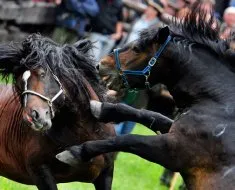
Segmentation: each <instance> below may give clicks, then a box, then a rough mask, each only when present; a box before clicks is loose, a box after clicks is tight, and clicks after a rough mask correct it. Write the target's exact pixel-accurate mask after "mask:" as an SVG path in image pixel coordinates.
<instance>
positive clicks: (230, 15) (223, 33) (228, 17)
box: [220, 7, 235, 39]
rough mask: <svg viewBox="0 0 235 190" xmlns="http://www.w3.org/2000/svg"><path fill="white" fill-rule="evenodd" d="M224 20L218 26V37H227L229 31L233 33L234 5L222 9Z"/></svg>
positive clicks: (234, 31)
mask: <svg viewBox="0 0 235 190" xmlns="http://www.w3.org/2000/svg"><path fill="white" fill-rule="evenodd" d="M223 19H224V22H223V24H222V25H221V27H220V38H221V39H227V38H228V37H229V36H230V34H231V33H235V7H228V8H227V9H225V11H224V16H223Z"/></svg>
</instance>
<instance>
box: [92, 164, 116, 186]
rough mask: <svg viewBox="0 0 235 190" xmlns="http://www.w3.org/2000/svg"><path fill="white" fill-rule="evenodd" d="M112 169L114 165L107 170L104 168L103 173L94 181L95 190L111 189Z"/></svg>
mask: <svg viewBox="0 0 235 190" xmlns="http://www.w3.org/2000/svg"><path fill="white" fill-rule="evenodd" d="M113 168H114V165H112V166H111V167H109V168H106V169H105V170H104V171H102V172H101V174H100V175H99V177H98V178H97V179H96V180H95V181H94V185H95V189H96V190H111V189H112V182H113Z"/></svg>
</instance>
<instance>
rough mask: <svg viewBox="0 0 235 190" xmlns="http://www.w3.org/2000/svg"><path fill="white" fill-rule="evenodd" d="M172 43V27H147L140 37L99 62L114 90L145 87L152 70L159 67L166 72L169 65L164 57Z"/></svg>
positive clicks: (100, 69) (100, 68)
mask: <svg viewBox="0 0 235 190" xmlns="http://www.w3.org/2000/svg"><path fill="white" fill-rule="evenodd" d="M169 43H170V30H169V28H168V27H164V28H161V29H159V31H158V32H156V29H155V28H152V29H151V30H149V29H148V30H145V31H143V32H142V33H141V34H140V37H139V39H138V40H135V41H133V42H131V43H129V44H127V45H125V46H124V47H123V48H120V49H115V50H114V51H113V53H111V54H109V55H107V56H105V57H104V58H103V59H102V60H101V61H100V63H99V67H98V69H99V73H100V75H101V77H102V79H103V80H104V81H105V82H106V84H107V85H108V87H109V88H110V89H114V90H117V91H118V90H120V88H122V87H127V86H129V87H131V88H145V86H146V85H148V83H149V82H150V80H151V78H152V76H151V71H152V69H154V70H156V67H157V68H158V71H159V74H161V76H163V75H165V74H166V69H165V65H164V64H162V61H161V60H162V59H161V60H160V58H162V57H163V56H164V57H166V56H165V55H167V53H166V52H165V51H167V50H166V49H167V46H169ZM163 51H164V55H162V54H163ZM163 68H164V69H165V70H164V69H163ZM159 77H160V75H159Z"/></svg>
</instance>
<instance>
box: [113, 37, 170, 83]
mask: <svg viewBox="0 0 235 190" xmlns="http://www.w3.org/2000/svg"><path fill="white" fill-rule="evenodd" d="M171 39H172V37H171V36H168V37H167V40H166V41H165V42H164V44H162V45H161V46H160V48H159V49H158V51H157V52H156V53H155V55H154V56H153V57H152V58H151V59H150V60H149V62H148V65H147V66H146V67H145V68H144V69H143V70H142V71H132V70H122V69H121V63H120V58H119V50H120V49H114V50H113V52H114V58H115V63H116V68H117V70H118V71H119V75H121V77H122V80H123V82H124V85H125V86H126V87H129V83H128V80H127V77H126V75H138V76H141V75H142V76H145V77H146V82H145V85H146V86H147V87H149V82H148V78H149V76H150V72H151V69H152V67H153V66H154V65H155V63H156V62H157V60H158V58H159V57H160V55H161V54H162V52H163V51H164V50H165V48H166V46H167V45H168V43H169V42H170V41H171Z"/></svg>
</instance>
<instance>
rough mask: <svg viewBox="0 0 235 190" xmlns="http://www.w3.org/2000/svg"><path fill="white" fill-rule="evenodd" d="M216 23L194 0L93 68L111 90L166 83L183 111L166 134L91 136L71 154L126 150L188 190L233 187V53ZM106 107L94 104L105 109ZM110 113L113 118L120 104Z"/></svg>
mask: <svg viewBox="0 0 235 190" xmlns="http://www.w3.org/2000/svg"><path fill="white" fill-rule="evenodd" d="M215 26H216V25H215V19H214V17H213V16H212V17H211V19H209V20H208V19H206V16H205V13H203V12H202V11H201V10H200V6H198V5H197V6H195V7H194V9H193V12H192V13H191V14H190V15H188V16H187V17H186V18H185V19H184V21H182V22H181V23H178V24H176V23H175V24H173V25H172V26H171V27H170V29H169V28H168V27H165V28H162V29H160V30H158V31H156V30H155V29H148V30H146V31H143V32H142V33H141V34H140V38H139V39H138V40H137V41H134V42H133V43H131V44H128V45H127V46H125V47H124V48H122V49H119V50H115V51H114V54H112V55H109V56H106V57H105V58H104V59H103V60H102V61H101V63H100V65H99V71H100V74H101V75H102V76H106V77H105V78H106V80H107V82H108V84H109V87H111V88H113V89H116V90H119V89H120V88H122V87H125V86H129V87H131V88H136V87H142V88H143V87H145V86H147V87H148V86H150V85H151V84H152V85H153V84H156V83H159V82H160V83H163V84H165V85H166V86H167V87H168V89H169V91H170V93H171V94H172V96H173V98H174V100H175V102H176V105H177V106H178V107H179V108H181V109H182V110H183V112H182V114H181V115H180V117H178V118H177V119H176V120H175V121H174V123H173V124H172V126H171V128H170V131H169V133H166V134H162V135H159V136H147V137H146V136H141V135H125V136H118V137H115V138H111V139H109V140H98V141H90V142H86V143H84V144H82V145H80V146H73V147H71V148H70V149H69V150H70V153H71V154H72V155H73V156H74V157H75V158H76V159H77V160H80V161H88V160H90V159H91V158H92V157H94V156H96V155H99V154H101V153H106V152H114V151H124V152H130V153H133V154H136V155H139V156H141V157H142V158H144V159H147V160H149V161H151V162H155V163H158V164H160V165H162V166H164V167H166V168H169V169H170V170H173V171H178V172H180V173H181V175H182V176H183V178H184V181H185V182H186V185H187V187H188V189H197V190H198V189H202V190H204V189H211V190H212V189H213V190H215V189H234V187H235V177H234V176H235V175H234V174H235V148H234V147H235V146H234V137H235V117H234V116H235V101H234V95H235V73H234V72H235V70H234V62H235V56H234V52H233V51H231V50H230V49H229V41H223V40H220V39H219V30H218V28H217V27H215ZM149 60H150V61H149ZM133 71H134V72H133ZM140 75H143V76H140ZM92 104H93V103H92ZM105 105H107V104H102V105H101V106H100V103H95V106H94V107H95V108H99V109H98V113H104V112H107V110H106V109H102V107H103V108H104V107H105ZM97 106H98V107H97ZM109 106H111V107H110V109H111V110H112V109H113V107H114V108H115V107H117V105H113V107H112V105H109ZM113 110H114V111H115V112H114V113H117V115H116V118H118V116H119V115H118V114H119V113H118V112H119V109H117V110H115V109H113ZM96 113H97V111H96ZM124 115H125V114H124ZM133 115H134V114H132V116H133ZM98 116H99V115H98ZM137 117H138V115H137ZM111 119H114V118H111ZM125 119H126V118H125ZM129 119H130V118H129ZM106 121H108V120H106ZM158 130H161V127H160V128H159V129H158ZM59 156H62V157H63V156H64V155H63V153H62V154H60V155H59ZM62 157H61V158H62Z"/></svg>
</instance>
